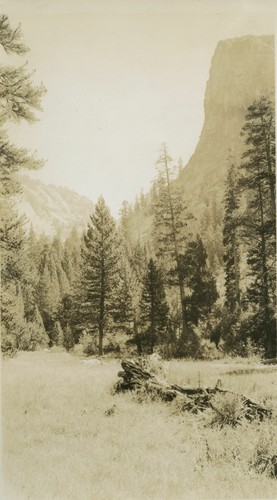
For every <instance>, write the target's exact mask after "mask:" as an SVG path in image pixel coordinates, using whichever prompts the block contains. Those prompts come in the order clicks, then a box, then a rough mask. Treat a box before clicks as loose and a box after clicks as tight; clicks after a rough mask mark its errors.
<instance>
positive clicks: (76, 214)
mask: <svg viewBox="0 0 277 500" xmlns="http://www.w3.org/2000/svg"><path fill="white" fill-rule="evenodd" d="M19 180H20V183H21V185H22V193H21V194H20V195H19V196H18V210H19V212H20V213H21V214H24V215H25V216H26V218H27V221H28V223H29V225H30V226H32V227H33V229H34V231H35V233H37V234H43V233H45V234H47V235H49V236H54V235H55V234H56V233H57V232H59V233H60V235H61V237H62V238H66V237H67V235H68V234H69V232H70V231H71V229H72V228H73V227H76V228H77V230H78V231H79V232H80V231H82V230H83V229H85V227H86V224H87V222H88V219H89V216H90V215H91V213H92V212H93V210H94V204H93V202H92V201H91V200H89V199H88V198H86V197H85V196H81V195H80V194H78V193H76V192H74V191H72V190H71V189H68V188H66V187H63V186H55V185H53V184H49V185H47V184H44V183H43V182H41V181H39V180H35V179H32V178H31V177H29V176H28V175H20V176H19Z"/></svg>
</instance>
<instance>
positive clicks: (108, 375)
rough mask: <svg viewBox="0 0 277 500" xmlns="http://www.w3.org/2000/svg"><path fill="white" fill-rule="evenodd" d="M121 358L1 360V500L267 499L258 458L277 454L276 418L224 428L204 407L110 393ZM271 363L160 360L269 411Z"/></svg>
mask: <svg viewBox="0 0 277 500" xmlns="http://www.w3.org/2000/svg"><path fill="white" fill-rule="evenodd" d="M119 369H120V363H119V362H117V361H115V360H112V361H109V360H103V364H102V365H99V366H91V367H89V366H88V365H86V364H85V363H83V362H82V360H80V359H79V358H77V357H74V356H72V355H70V354H68V353H64V352H56V353H54V352H46V351H44V352H34V353H23V352H22V353H20V354H19V355H18V356H17V357H16V358H14V359H8V360H4V361H3V362H2V381H3V384H2V422H3V426H2V427H3V430H2V434H3V476H4V478H5V485H4V487H5V490H4V491H3V493H2V496H1V498H4V499H29V500H32V499H36V500H54V499H67V500H71V499H72V500H73V499H74V500H90V499H93V500H94V499H95V500H102V499H103V500H104V499H105V500H116V499H120V500H124V499H126V500H131V499H134V500H139V499H149V500H152V499H153V500H154V499H155V500H156V499H157V500H158V499H159V500H162V499H168V500H175V499H190V498H194V499H202V498H205V499H227V498H229V499H234V500H235V499H246V498H249V499H250V498H251V499H252V498H260V499H265V498H276V497H277V480H276V478H272V477H270V468H268V467H266V468H265V470H264V472H262V470H263V469H264V465H263V464H265V465H266V460H267V458H268V457H270V456H272V455H274V454H277V439H276V437H277V429H276V416H275V414H274V417H273V418H272V419H271V420H267V421H264V422H261V423H259V422H254V423H251V424H250V423H243V424H242V425H240V426H238V427H236V428H233V427H230V426H223V427H222V428H220V427H219V426H217V425H211V421H212V418H213V415H212V413H209V410H208V411H207V412H205V413H202V414H199V415H193V414H189V413H182V412H180V411H179V409H178V404H177V403H174V402H173V403H170V404H169V403H167V404H166V403H163V402H160V401H151V400H150V399H147V398H145V399H140V400H138V399H137V398H136V397H135V396H134V395H132V394H130V393H128V394H116V395H113V394H112V387H113V385H114V383H115V381H116V380H117V372H118V370H119ZM276 375H277V369H276V368H275V367H258V366H257V365H251V364H246V363H232V364H230V363H223V362H222V361H221V362H210V363H208V362H191V361H188V362H185V361H180V362H177V361H173V362H171V363H169V366H168V374H167V378H168V380H169V381H170V382H175V383H179V384H182V385H186V384H191V385H195V386H198V385H199V384H202V385H204V386H207V385H210V386H213V385H215V383H216V381H217V379H218V378H220V379H221V381H222V383H223V386H224V387H225V388H228V389H232V390H234V391H238V392H242V393H244V394H247V395H248V396H249V397H252V398H253V399H255V400H257V401H258V402H261V403H264V404H267V405H268V406H272V407H274V408H275V409H276V396H277V380H276Z"/></svg>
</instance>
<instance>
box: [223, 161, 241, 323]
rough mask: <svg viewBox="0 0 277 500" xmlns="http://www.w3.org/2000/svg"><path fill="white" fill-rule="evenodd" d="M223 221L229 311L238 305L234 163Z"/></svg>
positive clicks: (236, 204)
mask: <svg viewBox="0 0 277 500" xmlns="http://www.w3.org/2000/svg"><path fill="white" fill-rule="evenodd" d="M224 201H225V213H224V222H223V246H224V255H223V259H224V271H225V298H226V300H225V302H226V307H227V309H228V310H229V311H230V313H231V314H232V313H234V312H235V310H236V309H237V308H238V307H239V305H240V248H239V241H240V240H239V221H238V209H239V192H238V179H237V174H236V170H235V167H234V165H231V166H230V168H229V171H228V175H227V180H226V191H225V200H224Z"/></svg>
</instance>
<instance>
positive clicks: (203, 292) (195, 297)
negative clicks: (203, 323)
mask: <svg viewBox="0 0 277 500" xmlns="http://www.w3.org/2000/svg"><path fill="white" fill-rule="evenodd" d="M182 268H183V269H184V283H185V287H186V303H187V317H188V322H189V323H190V324H192V325H197V324H198V322H199V321H200V319H204V318H206V317H207V315H208V314H209V313H210V312H211V308H212V306H213V304H214V303H215V301H216V300H217V298H218V293H217V289H216V280H215V278H214V276H213V275H212V273H211V271H210V269H209V267H208V264H207V252H206V249H205V247H204V244H203V241H202V239H201V238H200V236H199V235H197V237H196V239H195V240H194V241H190V242H189V243H188V244H187V249H186V252H185V254H184V256H183V259H182Z"/></svg>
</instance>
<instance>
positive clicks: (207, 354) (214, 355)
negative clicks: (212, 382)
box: [199, 339, 223, 361]
mask: <svg viewBox="0 0 277 500" xmlns="http://www.w3.org/2000/svg"><path fill="white" fill-rule="evenodd" d="M199 358H200V359H203V360H207V361H213V360H215V359H222V358H223V352H222V348H221V345H220V344H219V346H218V347H216V346H215V344H214V343H213V342H212V341H211V340H208V339H201V340H200V342H199Z"/></svg>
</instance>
